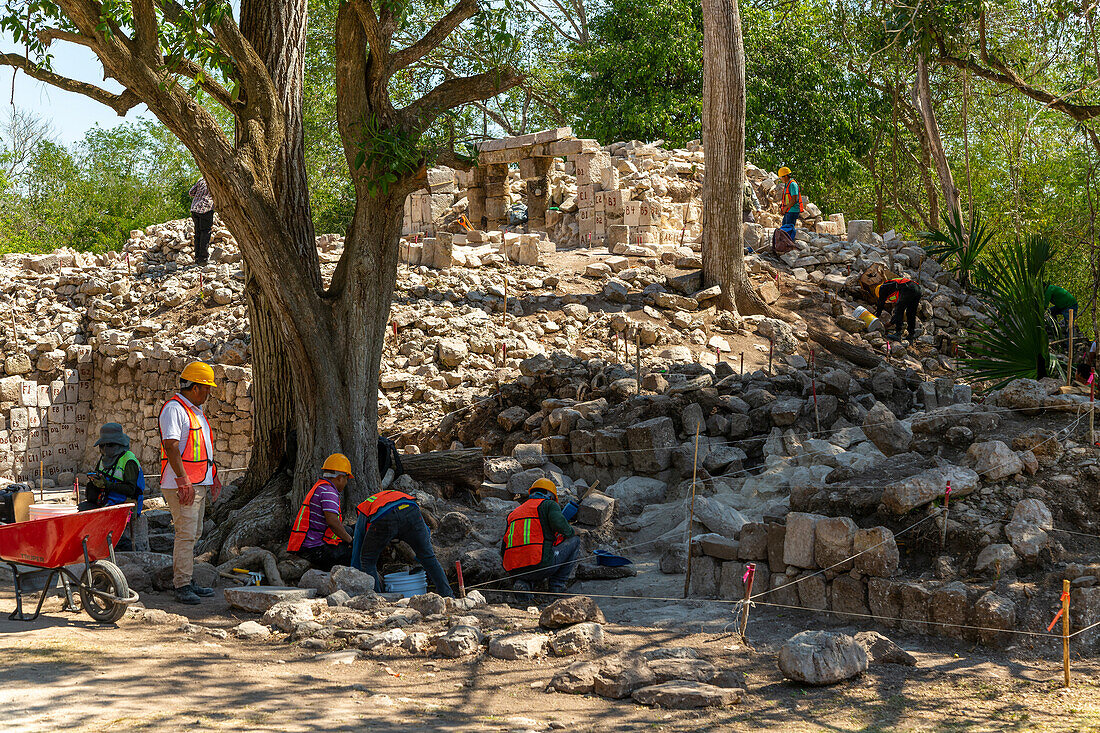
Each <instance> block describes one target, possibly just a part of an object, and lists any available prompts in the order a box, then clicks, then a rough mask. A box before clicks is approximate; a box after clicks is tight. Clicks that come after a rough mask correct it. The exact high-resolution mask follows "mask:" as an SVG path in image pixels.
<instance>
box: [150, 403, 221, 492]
mask: <svg viewBox="0 0 1100 733" xmlns="http://www.w3.org/2000/svg"><path fill="white" fill-rule="evenodd" d="M176 397H179V398H180V399H181V400H183V402H184V404H186V405H187V406H188V407H190V408H191V409H192V410H194V411H195V415H196V416H197V417H198V418H199V424H200V425H201V426H202V435H203V438H204V439H205V440H206V451H207V455H208V456H210V457H211V458H213V455H214V441H213V440H211V439H210V423H208V422H206V415H204V414H203V412H202V408H201V407H199V406H198V405H194V404H191V401H190V400H188V399H187V398H186V397H184V396H183V395H181V394H178V393H177V394H176ZM190 430H191V419H190V418H189V417H188V416H187V410H185V409H183V405H181V404H180V403H179V402H176V401H175V400H169V401H168V402H167V403H166V404H165V406H164V410H163V411H162V412H161V413H160V439H161V440H178V441H179V442H180V451H183V446H184V444H185V443H186V442H187V434H188V433H189V432H190ZM177 478H178V477H177V476H176V472H175V471H173V470H172V464H171V463H169V464H167V465H165V467H164V475H163V476H161V477H160V485H161V486H168V487H174V486H178V485H179V482H178V481H177ZM198 483H199V485H200V486H210V485H213V483H214V467H213V465H211V466H208V467H207V469H206V478H204V479H203V480H202V481H200V482H198Z"/></svg>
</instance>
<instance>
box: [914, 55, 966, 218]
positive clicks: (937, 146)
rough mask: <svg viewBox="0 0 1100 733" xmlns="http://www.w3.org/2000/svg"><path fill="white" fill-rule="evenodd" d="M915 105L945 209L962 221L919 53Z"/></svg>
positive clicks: (926, 62) (925, 71) (924, 69)
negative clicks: (941, 191) (922, 124)
mask: <svg viewBox="0 0 1100 733" xmlns="http://www.w3.org/2000/svg"><path fill="white" fill-rule="evenodd" d="M913 105H914V106H915V107H916V108H917V110H918V111H919V112H920V116H921V120H922V122H923V123H924V131H925V135H926V139H927V141H928V145H929V152H930V153H931V155H932V162H933V163H934V164H935V166H936V175H937V176H938V177H939V179H940V188H941V189H943V200H944V209H945V210H946V212H947V214H948V215H949V216H952V217H957V218H958V221H960V222H961V221H962V212H961V210H960V208H959V190H958V189H957V188H955V179H954V178H953V177H952V175H951V166H950V164H948V162H947V153H945V152H944V150H943V137H942V136H941V135H940V126H939V124H937V122H936V113H935V110H934V109H933V108H932V87H931V85H930V83H929V80H928V60H927V58H926V56H925V54H924V53H923V52H918V53H917V79H916V81H915V82H914V84H913Z"/></svg>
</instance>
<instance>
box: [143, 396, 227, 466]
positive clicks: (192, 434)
mask: <svg viewBox="0 0 1100 733" xmlns="http://www.w3.org/2000/svg"><path fill="white" fill-rule="evenodd" d="M173 400H174V401H176V402H178V403H179V404H180V406H181V407H182V408H183V409H184V411H185V412H187V419H188V420H189V421H190V423H191V427H190V428H189V429H188V430H187V440H185V441H183V444H182V445H180V460H182V461H183V471H184V473H186V474H187V478H188V479H190V480H191V483H193V484H201V483H203V482H204V481H205V480H206V469H207V468H208V467H210V466H214V460H213V459H212V458H211V457H210V446H208V445H207V444H206V436H205V435H204V434H203V432H202V423H201V422H200V421H199V416H198V415H196V414H195V411H194V410H192V409H191V408H190V407H188V406H187V403H186V402H184V401H183V400H181V399H180V396H179V395H173V396H172V398H171V399H169V400H168V401H167V402H165V403H164V407H161V408H160V413H161V414H162V415H163V414H164V409H165V408H166V407H168V403H169V402H172V401H173ZM158 419H159V416H158ZM211 437H213V436H211ZM167 468H168V454H167V453H165V452H164V436H163V435H162V436H161V444H160V475H161V476H163V475H164V471H165V469H167ZM214 475H215V476H217V475H218V467H217V466H214Z"/></svg>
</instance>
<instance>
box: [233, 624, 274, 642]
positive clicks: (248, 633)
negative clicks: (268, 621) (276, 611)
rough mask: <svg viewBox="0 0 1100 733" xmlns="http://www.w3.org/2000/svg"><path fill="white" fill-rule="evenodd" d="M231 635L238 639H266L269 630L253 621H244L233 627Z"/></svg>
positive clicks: (269, 634)
mask: <svg viewBox="0 0 1100 733" xmlns="http://www.w3.org/2000/svg"><path fill="white" fill-rule="evenodd" d="M233 633H234V634H236V635H237V637H238V638H240V639H266V638H267V637H269V636H271V629H269V628H267V627H266V626H264V625H263V624H261V623H257V622H255V621H245V622H243V623H240V624H237V625H236V626H235V627H233Z"/></svg>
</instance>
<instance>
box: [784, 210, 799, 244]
mask: <svg viewBox="0 0 1100 733" xmlns="http://www.w3.org/2000/svg"><path fill="white" fill-rule="evenodd" d="M800 213H802V212H800V211H799V210H798V209H791V210H790V211H788V212H787V213H786V214H784V215H783V226H781V227H779V228H780V229H782V230H783V231H785V232H786V233H787V234H789V235H791V238H792V239H794V227H795V225H796V224H798V215H799V214H800Z"/></svg>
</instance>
